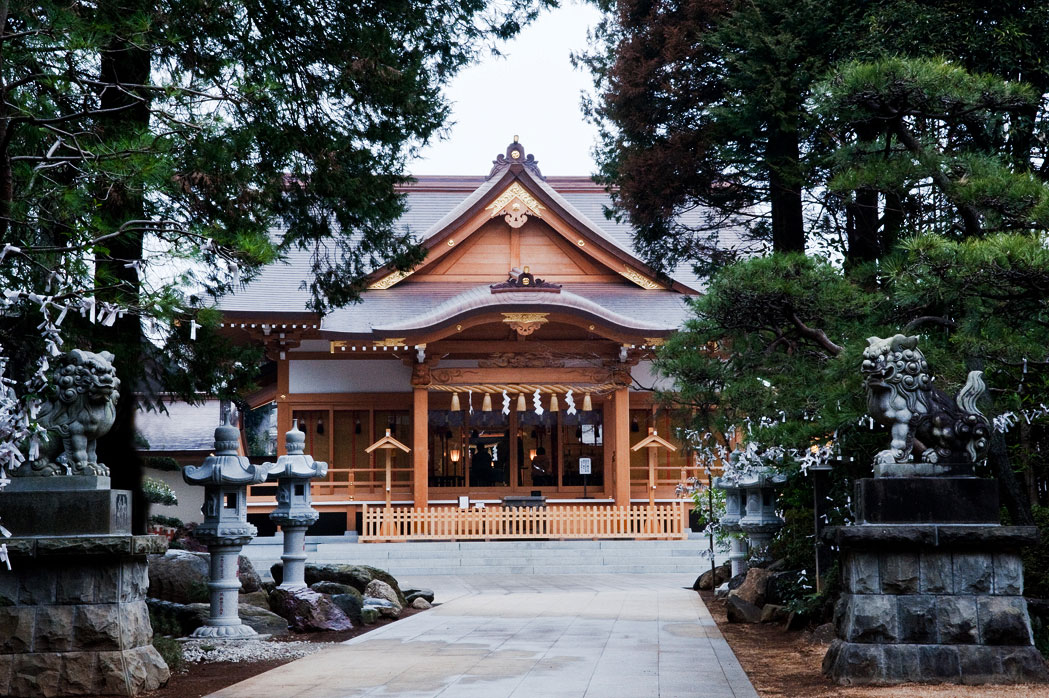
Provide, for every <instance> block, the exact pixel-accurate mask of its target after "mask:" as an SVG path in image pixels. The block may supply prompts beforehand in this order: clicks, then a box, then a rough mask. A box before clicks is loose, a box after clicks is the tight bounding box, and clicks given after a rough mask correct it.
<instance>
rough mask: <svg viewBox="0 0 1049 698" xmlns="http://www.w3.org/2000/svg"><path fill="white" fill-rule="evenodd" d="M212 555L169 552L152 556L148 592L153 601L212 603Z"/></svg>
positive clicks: (184, 551) (183, 551) (179, 551)
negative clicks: (210, 584)
mask: <svg viewBox="0 0 1049 698" xmlns="http://www.w3.org/2000/svg"><path fill="white" fill-rule="evenodd" d="M210 559H211V558H210V556H209V555H208V554H207V553H191V552H189V551H188V550H168V551H167V552H166V553H164V554H163V555H150V556H149V591H148V592H147V594H148V595H149V596H150V597H152V598H154V599H161V600H164V601H172V602H174V603H179V604H189V603H197V602H204V601H208V600H209V593H208V575H209V574H210V569H209V568H210V564H211V563H210Z"/></svg>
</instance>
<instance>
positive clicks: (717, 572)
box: [692, 565, 732, 591]
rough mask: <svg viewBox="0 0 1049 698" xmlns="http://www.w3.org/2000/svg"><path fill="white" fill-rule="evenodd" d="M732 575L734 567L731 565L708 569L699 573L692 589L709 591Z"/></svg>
mask: <svg viewBox="0 0 1049 698" xmlns="http://www.w3.org/2000/svg"><path fill="white" fill-rule="evenodd" d="M731 576H732V568H731V567H730V566H729V565H722V566H721V567H715V568H714V569H713V570H707V571H706V572H704V573H703V574H701V575H699V577H697V578H696V582H695V583H694V584H693V585H692V589H693V590H694V591H709V590H711V589H714V588H716V587H719V586H721V585H722V584H724V583H725V582H727V581H728V580H729V577H731Z"/></svg>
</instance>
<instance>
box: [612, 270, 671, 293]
mask: <svg viewBox="0 0 1049 698" xmlns="http://www.w3.org/2000/svg"><path fill="white" fill-rule="evenodd" d="M619 273H620V274H622V275H623V276H625V277H626V278H628V279H630V280H631V281H633V282H634V283H635V284H637V285H638V286H640V287H641V288H643V289H645V290H646V291H655V290H657V289H661V288H663V286H662V285H661V284H657V283H656V282H655V281H653V280H652V279H650V278H648V277H647V276H645V275H643V274H638V273H637V272H636V271H634V270H633V269H624V270H623V271H621V272H619Z"/></svg>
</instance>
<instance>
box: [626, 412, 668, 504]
mask: <svg viewBox="0 0 1049 698" xmlns="http://www.w3.org/2000/svg"><path fill="white" fill-rule="evenodd" d="M643 448H647V449H648V506H650V507H653V506H655V505H656V456H657V454H656V449H657V448H665V449H667V450H668V451H676V450H677V446H675V445H674V444H672V443H670V442H669V441H667V440H666V439H664V438H663V437H661V436H660V435H659V434H658V433H657V432H656V430H655V429H653V428H652V427H649V428H648V436H646V437H645V438H643V439H641V440H640V441H638V442H637V443H636V444H634V445H633V446H631V447H630V450H631V451H640V450H641V449H643Z"/></svg>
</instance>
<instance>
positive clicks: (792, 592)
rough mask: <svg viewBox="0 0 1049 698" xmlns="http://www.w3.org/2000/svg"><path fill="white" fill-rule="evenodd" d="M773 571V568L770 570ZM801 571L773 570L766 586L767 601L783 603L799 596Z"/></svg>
mask: <svg viewBox="0 0 1049 698" xmlns="http://www.w3.org/2000/svg"><path fill="white" fill-rule="evenodd" d="M769 571H770V572H772V570H771V569H770V570H769ZM800 574H801V572H799V571H796V570H791V571H789V572H772V576H770V577H769V581H768V584H767V585H766V587H765V603H775V604H780V605H783V604H785V603H787V602H788V601H792V600H794V599H795V598H797V593H796V592H797V590H798V576H799V575H800Z"/></svg>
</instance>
